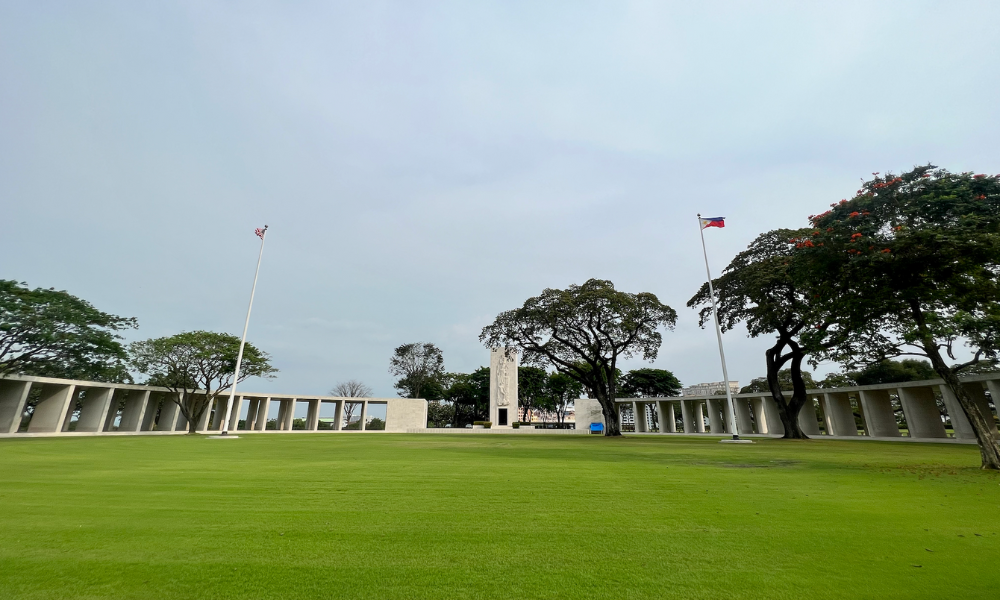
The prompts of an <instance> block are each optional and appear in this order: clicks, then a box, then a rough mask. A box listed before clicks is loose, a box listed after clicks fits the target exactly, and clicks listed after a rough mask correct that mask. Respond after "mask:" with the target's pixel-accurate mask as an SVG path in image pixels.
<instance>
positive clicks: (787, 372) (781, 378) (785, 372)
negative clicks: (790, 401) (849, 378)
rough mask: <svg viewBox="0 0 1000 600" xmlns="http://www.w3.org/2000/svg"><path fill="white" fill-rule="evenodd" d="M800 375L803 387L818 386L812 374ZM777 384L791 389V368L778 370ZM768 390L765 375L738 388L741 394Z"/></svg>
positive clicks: (788, 389)
mask: <svg viewBox="0 0 1000 600" xmlns="http://www.w3.org/2000/svg"><path fill="white" fill-rule="evenodd" d="M800 376H801V377H802V382H803V384H804V385H805V388H806V389H807V390H809V389H816V388H817V387H819V384H817V383H816V382H815V381H814V380H813V376H812V374H811V373H809V372H808V371H806V372H802V373H801V375H800ZM852 385H853V384H852ZM778 386H779V387H780V388H781V389H782V390H783V391H791V390H792V387H793V384H792V370H791V369H782V370H780V371H778ZM770 392H771V384H770V382H769V380H768V377H767V376H764V377H754V378H753V379H751V380H750V383H749V384H747V385H745V386H743V387H742V388H740V393H741V394H762V393H770ZM797 416H798V415H796V417H797Z"/></svg>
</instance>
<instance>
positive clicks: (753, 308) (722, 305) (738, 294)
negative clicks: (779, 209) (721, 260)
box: [687, 229, 825, 439]
mask: <svg viewBox="0 0 1000 600" xmlns="http://www.w3.org/2000/svg"><path fill="white" fill-rule="evenodd" d="M803 235H805V234H804V233H803V232H802V231H795V230H790V229H775V230H773V231H768V232H767V233H762V234H761V235H759V236H758V237H757V239H755V240H754V241H753V242H752V243H751V244H750V245H749V246H748V247H747V249H746V250H744V251H743V252H740V253H739V254H737V255H736V258H734V259H733V260H732V262H731V263H729V265H728V266H727V267H726V268H725V270H724V271H723V272H722V276H721V277H719V278H718V279H714V280H713V281H712V285H713V286H714V288H715V292H716V302H717V304H718V315H719V325H720V327H721V328H722V330H723V331H728V330H731V329H733V328H734V327H736V325H737V324H739V323H743V324H744V325H745V326H746V328H747V332H748V333H749V335H750V337H758V336H761V335H774V336H775V339H774V343H773V344H772V345H771V347H769V348H768V349H767V350H766V351H765V353H764V358H765V363H766V365H767V374H766V377H765V379H766V381H767V384H768V385H767V391H769V392H770V393H771V397H772V398H774V402H775V404H776V405H777V407H778V415H779V417H780V418H781V422H782V424H783V425H784V427H785V434H784V437H786V438H799V439H801V438H805V437H806V435H805V433H803V432H802V429H801V428H800V427H799V423H798V414H799V411H800V410H801V408H802V406H803V405H804V404H805V402H806V400H807V398H806V383H805V380H804V379H803V377H802V361H803V359H804V358H805V352H804V351H803V349H802V346H801V344H800V340H799V336H800V334H801V333H802V332H803V331H804V330H805V329H806V328H807V327H808V326H810V325H813V326H814V327H817V326H818V329H816V330H817V331H823V330H824V328H825V325H824V324H823V323H822V322H820V323H818V324H817V315H816V314H814V312H813V307H812V306H811V304H810V292H809V281H810V280H809V278H808V273H807V272H806V271H805V270H804V269H803V268H802V266H800V265H799V264H797V261H796V258H797V255H796V254H795V248H794V247H793V246H790V245H789V243H788V240H789V239H796V238H798V237H802V236H803ZM798 262H801V261H798ZM687 305H688V306H689V307H692V308H697V307H701V310H700V311H699V325H701V326H702V327H704V325H705V323H706V322H708V321H709V320H711V318H712V307H711V298H710V297H709V287H708V283H704V284H702V286H701V289H699V290H698V293H696V294H695V295H694V296H693V297H692V298H691V299H690V300H688V302H687ZM818 341H819V340H817V342H818ZM786 364H788V365H789V369H788V371H789V378H788V383H789V384H790V386H788V387H785V386H783V385H782V382H781V381H779V375H778V374H779V372H780V371H781V370H782V369H783V367H784V366H785V365H786ZM785 391H791V392H792V397H791V398H790V399H789V400H787V401H786V399H785V394H784V392H785Z"/></svg>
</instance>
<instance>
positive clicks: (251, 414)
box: [243, 398, 260, 431]
mask: <svg viewBox="0 0 1000 600" xmlns="http://www.w3.org/2000/svg"><path fill="white" fill-rule="evenodd" d="M259 405H260V399H259V398H250V403H249V404H248V405H247V418H246V422H245V424H244V425H243V429H245V430H247V431H253V426H254V423H255V422H256V418H257V407H258V406H259Z"/></svg>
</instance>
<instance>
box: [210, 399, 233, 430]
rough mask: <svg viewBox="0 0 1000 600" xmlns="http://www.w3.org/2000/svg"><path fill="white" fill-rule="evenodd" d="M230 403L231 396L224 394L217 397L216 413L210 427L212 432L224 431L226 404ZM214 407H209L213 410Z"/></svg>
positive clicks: (215, 403) (213, 414)
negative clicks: (223, 422)
mask: <svg viewBox="0 0 1000 600" xmlns="http://www.w3.org/2000/svg"><path fill="white" fill-rule="evenodd" d="M227 402H229V394H226V393H222V394H219V396H217V397H216V399H215V402H213V404H214V405H215V412H214V413H212V421H211V425H210V426H209V430H210V431H222V420H223V419H224V418H226V403H227ZM211 408H212V407H209V409H211Z"/></svg>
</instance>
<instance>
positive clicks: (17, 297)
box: [0, 280, 137, 383]
mask: <svg viewBox="0 0 1000 600" xmlns="http://www.w3.org/2000/svg"><path fill="white" fill-rule="evenodd" d="M136 326H137V323H136V320H135V319H132V318H125V317H119V316H117V315H112V314H109V313H106V312H103V311H100V310H98V309H97V308H95V307H94V306H93V305H92V304H90V303H89V302H87V301H86V300H82V299H80V298H77V297H76V296H73V295H72V294H70V293H69V292H65V291H57V290H55V289H45V288H35V289H30V288H28V286H27V285H26V284H24V283H19V282H17V281H11V280H0V375H7V374H11V373H18V374H22V375H35V376H39V377H62V378H66V379H87V380H91V381H104V382H112V383H127V382H131V378H130V376H129V373H128V370H127V368H126V367H125V364H124V361H125V359H126V352H125V348H124V347H123V346H122V343H121V340H122V337H121V335H119V333H118V332H119V331H122V330H124V329H130V328H134V327H136Z"/></svg>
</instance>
